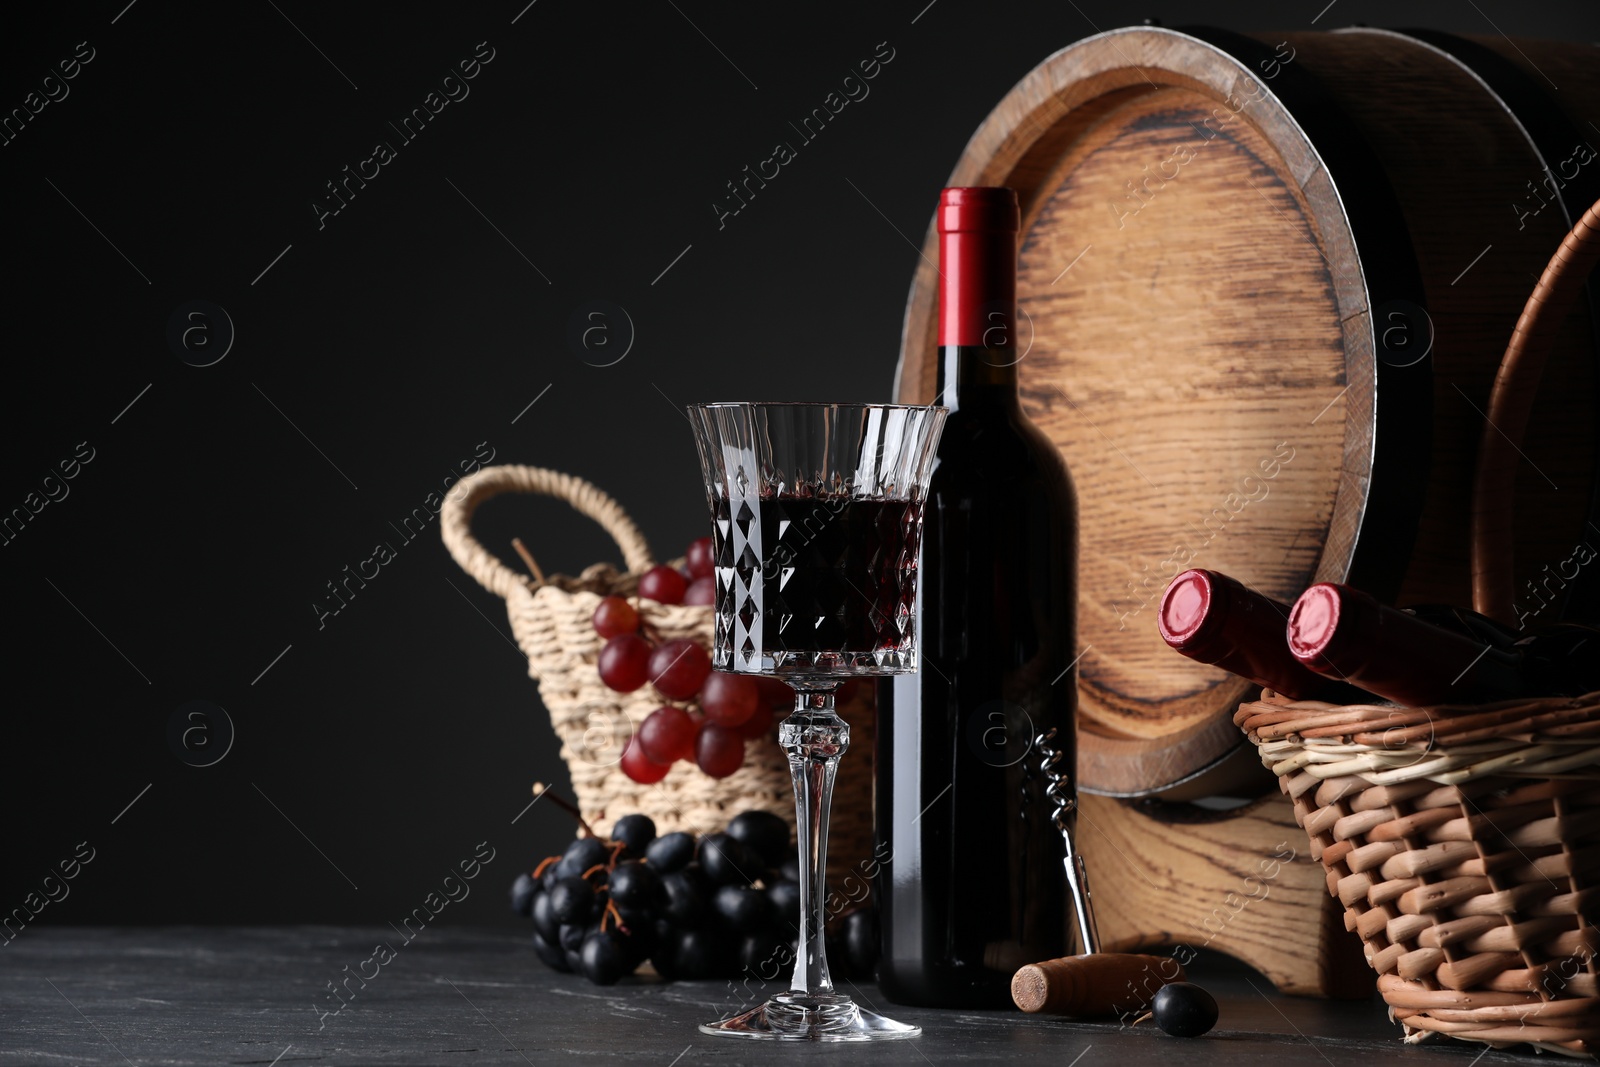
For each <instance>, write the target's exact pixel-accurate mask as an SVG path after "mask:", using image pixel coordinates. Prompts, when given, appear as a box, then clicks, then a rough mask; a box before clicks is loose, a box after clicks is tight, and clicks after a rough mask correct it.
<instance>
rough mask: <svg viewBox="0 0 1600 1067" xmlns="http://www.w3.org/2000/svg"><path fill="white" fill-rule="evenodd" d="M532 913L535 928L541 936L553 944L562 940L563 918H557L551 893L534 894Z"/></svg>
mask: <svg viewBox="0 0 1600 1067" xmlns="http://www.w3.org/2000/svg"><path fill="white" fill-rule="evenodd" d="M530 914H531V915H532V917H533V929H534V931H535V932H536V933H538V935H539V936H540V937H542V938H544V939H545V940H546V941H548V942H550V943H551V944H552V945H553V944H556V943H557V942H559V941H560V940H561V920H560V919H558V918H556V913H555V912H554V911H553V910H552V909H551V907H550V894H549V893H537V894H535V895H534V898H533V906H532V909H531V912H530Z"/></svg>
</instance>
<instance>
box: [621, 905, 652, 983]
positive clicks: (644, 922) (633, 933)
mask: <svg viewBox="0 0 1600 1067" xmlns="http://www.w3.org/2000/svg"><path fill="white" fill-rule="evenodd" d="M619 910H620V909H619ZM621 914H622V925H621V926H619V927H614V928H613V929H612V931H611V932H612V934H613V935H614V936H615V937H617V938H618V939H620V940H621V942H622V947H623V948H624V949H625V950H626V954H627V957H628V970H630V971H631V970H633V969H634V968H635V967H637V966H639V964H641V963H643V962H644V961H645V960H647V959H649V958H650V954H651V953H652V952H654V951H655V949H656V921H655V918H654V917H653V916H651V915H649V914H646V913H644V912H638V913H634V912H627V911H623V912H622V913H621Z"/></svg>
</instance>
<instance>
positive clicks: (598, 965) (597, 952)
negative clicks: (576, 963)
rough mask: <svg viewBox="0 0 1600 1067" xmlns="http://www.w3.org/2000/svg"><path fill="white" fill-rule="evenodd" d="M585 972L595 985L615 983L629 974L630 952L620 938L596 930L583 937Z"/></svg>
mask: <svg viewBox="0 0 1600 1067" xmlns="http://www.w3.org/2000/svg"><path fill="white" fill-rule="evenodd" d="M582 954H583V973H584V975H585V977H587V978H588V979H589V981H591V982H593V983H594V984H595V985H615V984H616V981H617V979H618V978H621V977H622V976H623V975H624V974H627V973H628V971H629V970H631V968H630V967H629V966H628V952H627V950H626V949H625V948H623V945H622V941H621V939H620V938H618V937H616V936H615V935H613V934H609V933H607V932H606V931H604V930H595V931H593V932H592V933H590V934H589V936H588V937H585V938H584V939H583V950H582Z"/></svg>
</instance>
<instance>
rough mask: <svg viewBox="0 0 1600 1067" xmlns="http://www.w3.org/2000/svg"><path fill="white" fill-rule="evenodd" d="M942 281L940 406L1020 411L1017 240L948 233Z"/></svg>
mask: <svg viewBox="0 0 1600 1067" xmlns="http://www.w3.org/2000/svg"><path fill="white" fill-rule="evenodd" d="M939 273H940V278H941V280H940V285H939V348H940V359H939V394H940V401H939V402H940V403H941V404H943V405H944V406H945V407H947V408H949V409H950V410H951V411H952V412H954V411H959V410H960V409H961V408H964V407H969V408H970V407H974V406H984V407H991V406H1001V407H1016V406H1017V404H1018V400H1017V363H1018V354H1019V353H1018V349H1017V336H1016V329H1015V326H1016V318H1017V235H1016V233H1015V232H1014V231H1013V230H1005V229H982V230H958V231H953V232H949V233H941V234H940V235H939Z"/></svg>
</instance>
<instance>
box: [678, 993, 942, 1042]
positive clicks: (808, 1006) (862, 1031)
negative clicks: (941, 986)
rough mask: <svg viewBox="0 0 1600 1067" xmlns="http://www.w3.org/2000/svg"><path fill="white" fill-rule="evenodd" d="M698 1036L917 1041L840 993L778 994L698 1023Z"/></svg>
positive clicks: (913, 1030)
mask: <svg viewBox="0 0 1600 1067" xmlns="http://www.w3.org/2000/svg"><path fill="white" fill-rule="evenodd" d="M700 1032H701V1033H704V1034H713V1035H715V1036H717V1037H756V1038H767V1039H769V1040H779V1041H892V1040H895V1039H898V1038H905V1037H916V1036H917V1035H919V1034H921V1033H922V1027H920V1026H907V1025H906V1024H905V1023H897V1022H895V1021H894V1020H893V1019H886V1018H884V1017H883V1016H882V1015H879V1014H877V1013H876V1012H870V1011H867V1010H866V1009H865V1008H862V1007H858V1006H857V1005H856V1003H855V1001H853V1000H851V999H850V998H849V997H847V996H844V995H843V994H840V993H830V994H827V995H822V996H808V995H806V994H803V993H780V994H778V995H777V996H775V997H773V998H772V999H771V1000H769V1001H767V1002H766V1003H765V1004H763V1005H761V1006H760V1007H758V1008H755V1009H753V1010H751V1011H747V1012H745V1013H744V1014H743V1015H735V1016H734V1017H733V1018H731V1019H723V1020H720V1021H719V1022H714V1023H701V1024H700Z"/></svg>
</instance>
